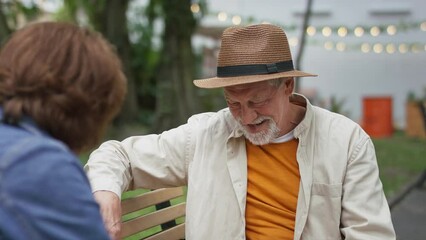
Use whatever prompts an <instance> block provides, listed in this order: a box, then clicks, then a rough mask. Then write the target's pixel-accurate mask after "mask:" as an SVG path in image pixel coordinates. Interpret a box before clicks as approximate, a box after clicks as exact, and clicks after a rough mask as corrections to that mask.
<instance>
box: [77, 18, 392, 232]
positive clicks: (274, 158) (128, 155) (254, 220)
mask: <svg viewBox="0 0 426 240" xmlns="http://www.w3.org/2000/svg"><path fill="white" fill-rule="evenodd" d="M304 76H315V75H313V74H309V73H305V72H301V71H298V70H295V69H294V68H293V63H292V58H291V53H290V49H289V45H288V41H287V37H286V35H285V33H284V31H283V30H282V29H281V28H280V27H277V26H274V25H269V24H261V25H252V26H247V27H232V28H228V29H226V30H225V32H224V33H223V36H222V44H221V49H220V53H219V58H218V68H217V77H214V78H209V79H202V80H195V81H194V84H195V85H196V86H198V87H201V88H223V90H224V96H225V99H226V102H227V105H228V108H226V109H223V110H221V111H218V112H216V113H202V114H198V115H194V116H192V117H191V118H190V119H189V120H188V122H187V123H186V124H184V125H182V126H179V127H177V128H175V129H171V130H169V131H166V132H163V133H162V134H159V135H147V136H135V137H130V138H127V139H125V140H124V141H122V142H117V141H108V142H106V143H104V144H102V145H101V146H100V147H99V149H97V150H96V151H94V152H93V154H92V155H91V157H90V159H89V161H88V164H87V165H86V166H85V169H86V171H87V173H88V175H89V178H90V181H91V184H92V186H93V188H94V194H95V198H96V199H97V200H98V202H99V203H100V205H101V208H102V213H103V217H104V220H105V222H106V223H107V224H108V225H109V226H111V227H110V228H109V229H110V233H111V235H112V236H116V234H117V232H118V231H119V228H120V227H119V224H117V222H119V221H120V200H119V199H120V198H119V197H120V195H121V193H122V192H123V191H125V190H128V189H130V188H140V187H141V188H160V187H171V186H182V185H187V186H188V195H187V211H186V214H187V217H186V238H187V239H196V240H198V239H203V240H205V239H212V240H217V239H226V240H227V239H305V240H306V239H311V240H312V239H315V240H318V239H395V233H394V229H393V226H392V222H391V217H390V212H389V207H388V204H387V202H386V198H385V196H384V193H383V190H382V184H381V182H380V180H379V173H378V167H377V161H376V156H375V151H374V147H373V143H372V141H371V139H370V138H369V136H368V135H367V134H366V133H365V132H364V131H363V130H362V129H361V128H360V126H359V125H358V124H356V123H354V122H353V121H351V120H349V119H348V118H346V117H344V116H341V115H338V114H335V113H332V112H329V111H327V110H324V109H321V108H318V107H315V106H312V105H311V104H310V103H309V101H308V100H307V99H306V98H305V97H304V96H302V95H299V94H294V93H293V89H294V77H304Z"/></svg>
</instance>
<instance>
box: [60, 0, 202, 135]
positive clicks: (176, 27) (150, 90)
mask: <svg viewBox="0 0 426 240" xmlns="http://www.w3.org/2000/svg"><path fill="white" fill-rule="evenodd" d="M131 2H132V1H131V0H75V1H74V0H64V3H65V4H64V6H65V9H66V11H62V12H61V13H60V15H61V16H62V18H68V20H71V21H80V22H79V23H80V24H88V25H90V26H92V27H93V28H94V29H95V30H97V31H100V32H101V33H102V34H103V35H104V36H106V38H108V40H109V41H110V42H111V43H113V44H114V45H115V46H116V47H117V51H118V53H119V54H120V56H121V58H122V60H123V63H124V67H125V71H126V74H127V77H128V79H129V93H128V99H127V102H125V106H124V107H123V111H122V112H121V114H120V117H119V120H120V121H119V122H123V123H126V122H129V121H132V120H134V119H136V117H137V116H138V114H139V117H140V116H143V117H146V115H144V114H143V113H144V112H146V110H148V112H149V113H150V110H151V108H152V110H155V117H154V119H153V120H152V122H153V123H154V126H153V129H152V131H162V130H165V129H168V128H170V127H174V126H176V125H178V124H181V123H183V122H185V121H186V119H187V118H188V117H189V116H190V115H191V114H193V113H195V112H196V111H197V110H198V101H195V88H194V86H193V84H192V80H193V79H194V72H195V69H194V66H195V64H194V61H195V60H194V59H195V58H194V54H193V51H192V45H191V37H192V34H193V33H194V31H195V27H196V24H197V21H196V19H195V17H194V15H193V13H192V12H191V10H190V7H191V0H173V1H168V0H150V1H149V3H148V5H147V6H146V8H145V9H144V10H138V9H130V10H131V12H135V11H139V12H138V13H136V14H139V15H137V16H136V17H134V18H137V19H138V20H140V19H143V20H146V21H145V22H143V21H138V20H135V19H131V21H130V20H129V19H128V15H126V14H128V13H129V11H130V10H129V9H128V5H129V4H130V3H131ZM199 2H200V8H201V11H203V9H204V8H205V1H204V0H200V1H199ZM81 10H83V11H84V13H85V14H84V15H85V16H86V19H85V18H84V17H81ZM198 16H200V17H201V16H202V15H201V14H199V15H198ZM79 18H80V20H79ZM84 21H86V23H85V22H84ZM156 22H161V23H163V25H161V24H160V25H159V24H154V23H156ZM154 26H155V27H154ZM158 26H164V28H163V29H162V37H161V42H162V44H161V47H160V48H158V49H155V48H154V47H153V46H152V45H153V44H152V42H153V38H154V37H155V36H154V32H155V31H156V30H158V29H157V28H158ZM129 28H130V29H129ZM129 36H138V37H136V38H135V39H136V40H134V41H130V40H129ZM138 106H143V107H144V109H138ZM141 110H142V111H141Z"/></svg>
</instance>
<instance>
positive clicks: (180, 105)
mask: <svg viewBox="0 0 426 240" xmlns="http://www.w3.org/2000/svg"><path fill="white" fill-rule="evenodd" d="M149 9H151V10H152V11H151V14H152V13H153V12H155V10H156V9H159V13H160V14H162V18H163V22H164V31H163V35H162V40H163V47H162V51H161V58H160V62H159V66H158V75H157V76H158V77H157V94H156V96H157V101H156V114H155V121H154V126H153V129H152V130H153V131H154V132H161V131H163V130H166V129H169V128H171V127H176V126H177V125H179V124H182V123H184V122H186V120H187V119H188V117H189V116H190V115H192V114H194V113H196V112H197V111H198V110H199V101H197V98H196V94H195V87H194V85H193V83H192V80H193V79H194V75H195V74H194V73H195V69H194V68H195V63H194V61H195V57H194V53H193V50H192V44H191V37H192V34H193V33H194V31H195V28H196V25H197V21H196V19H195V17H194V14H193V13H192V11H191V0H174V1H169V0H151V1H150V7H149ZM160 16H161V15H160Z"/></svg>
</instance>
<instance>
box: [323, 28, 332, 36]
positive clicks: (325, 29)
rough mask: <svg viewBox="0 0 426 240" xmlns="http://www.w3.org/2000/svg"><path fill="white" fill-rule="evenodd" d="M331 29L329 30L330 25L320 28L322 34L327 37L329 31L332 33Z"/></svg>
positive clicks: (329, 33)
mask: <svg viewBox="0 0 426 240" xmlns="http://www.w3.org/2000/svg"><path fill="white" fill-rule="evenodd" d="M332 32H333V31H332V30H331V28H330V27H323V28H322V35H323V36H324V37H329V36H330V35H331V33H332Z"/></svg>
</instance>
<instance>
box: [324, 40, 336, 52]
mask: <svg viewBox="0 0 426 240" xmlns="http://www.w3.org/2000/svg"><path fill="white" fill-rule="evenodd" d="M324 48H325V49H327V50H333V48H334V44H333V42H331V41H327V42H325V43H324Z"/></svg>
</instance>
